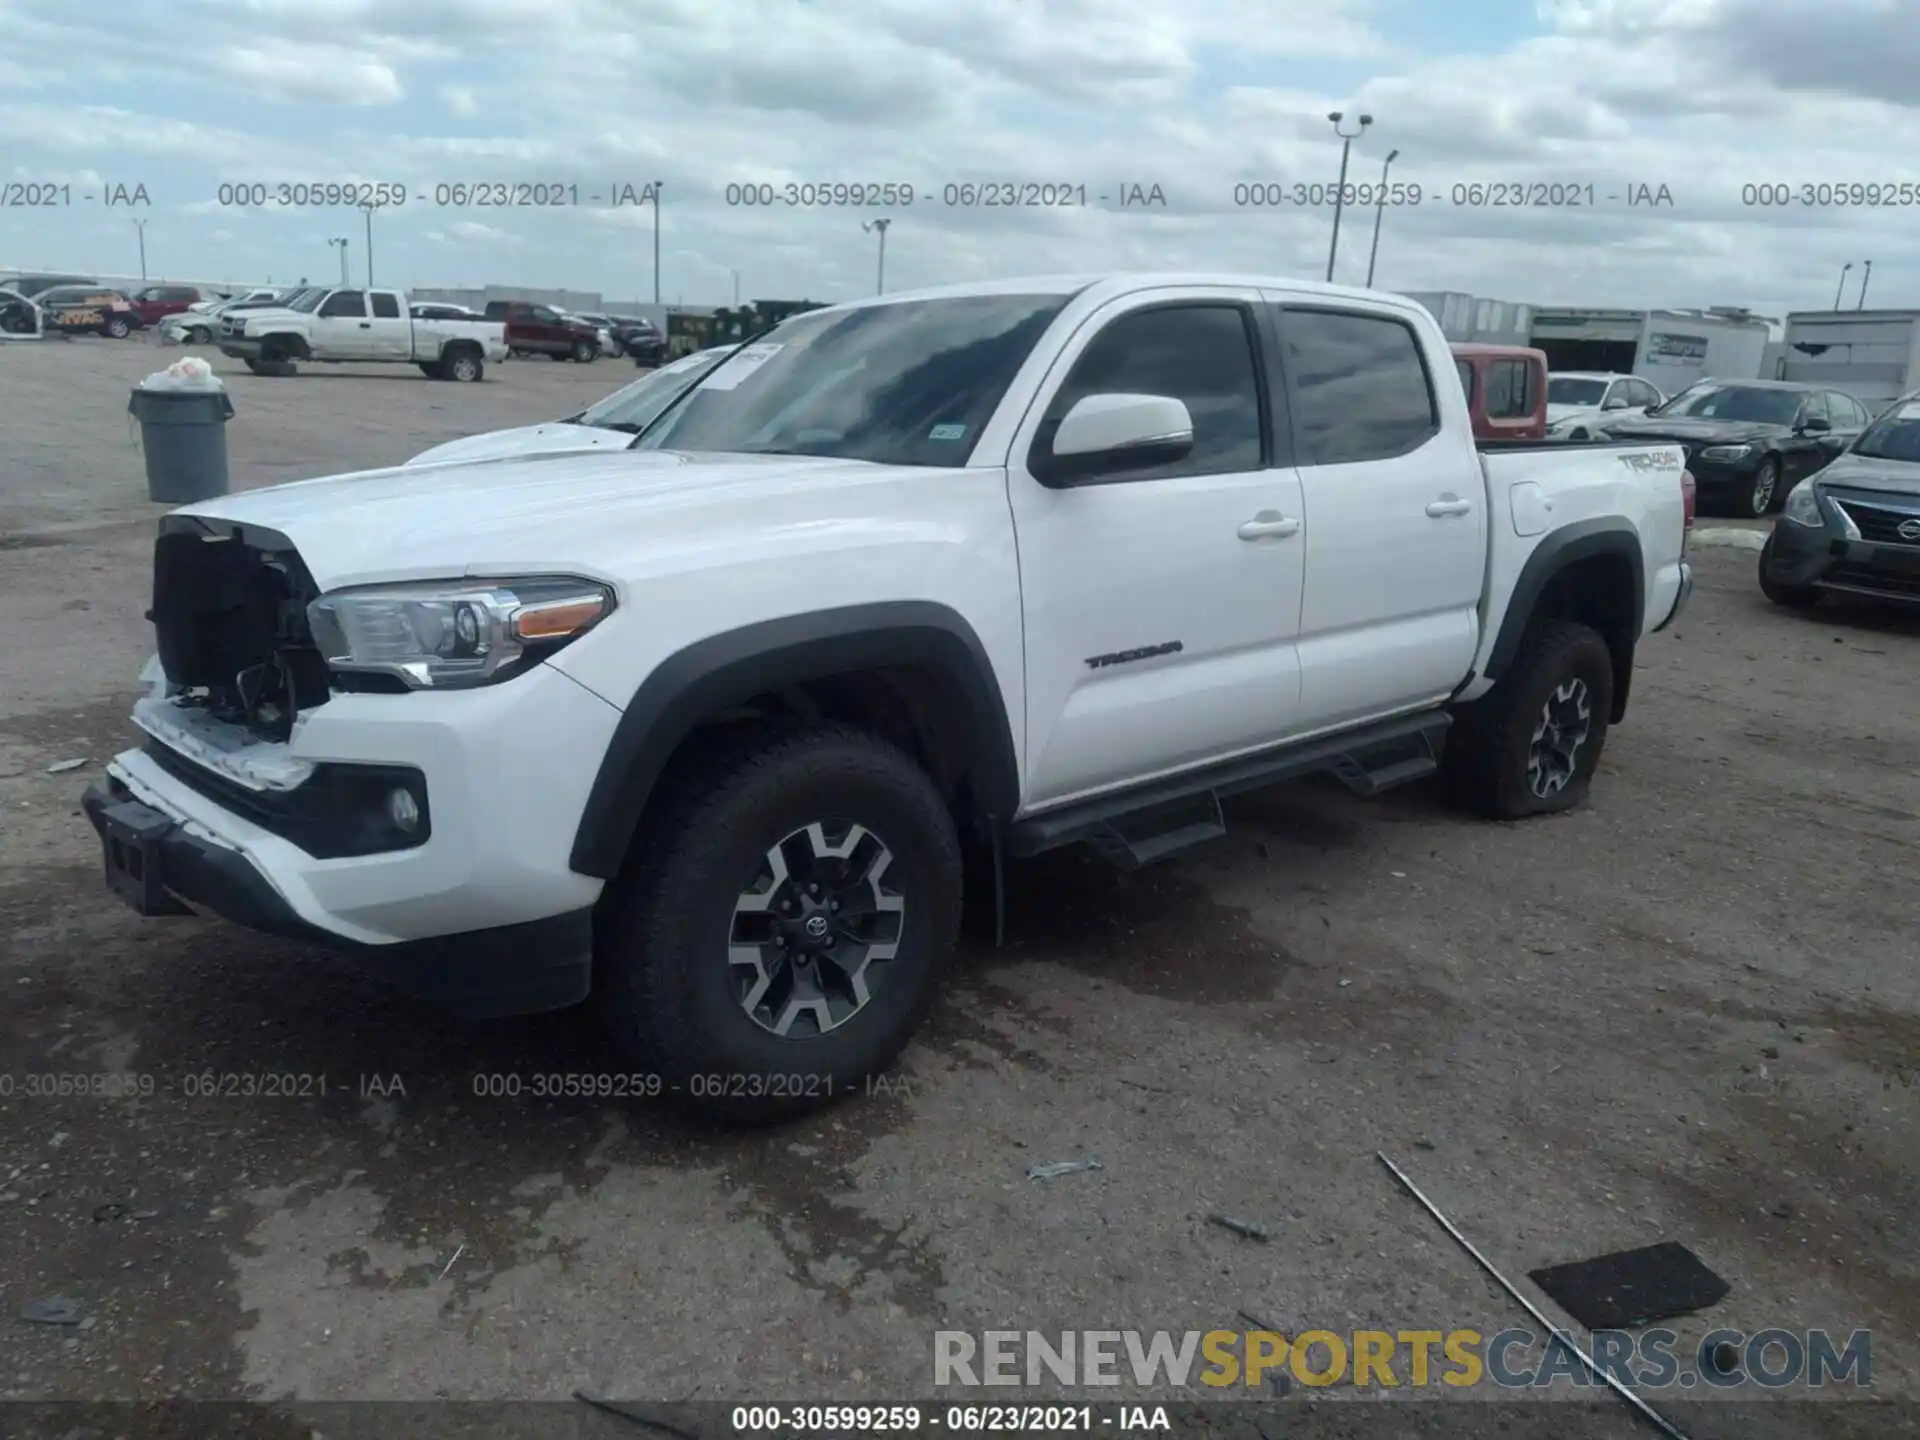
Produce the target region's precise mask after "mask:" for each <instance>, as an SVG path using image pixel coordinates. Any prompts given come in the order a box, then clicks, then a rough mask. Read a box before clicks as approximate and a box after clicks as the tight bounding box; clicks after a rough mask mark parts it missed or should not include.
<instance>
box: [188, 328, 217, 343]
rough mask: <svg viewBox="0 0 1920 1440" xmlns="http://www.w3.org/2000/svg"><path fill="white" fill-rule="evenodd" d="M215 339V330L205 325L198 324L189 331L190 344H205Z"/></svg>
mask: <svg viewBox="0 0 1920 1440" xmlns="http://www.w3.org/2000/svg"><path fill="white" fill-rule="evenodd" d="M212 339H213V332H212V331H211V330H209V329H207V327H206V326H204V325H196V326H194V327H193V328H192V329H191V330H189V331H187V343H188V344H189V345H205V344H207V343H208V342H209V341H211V340H212Z"/></svg>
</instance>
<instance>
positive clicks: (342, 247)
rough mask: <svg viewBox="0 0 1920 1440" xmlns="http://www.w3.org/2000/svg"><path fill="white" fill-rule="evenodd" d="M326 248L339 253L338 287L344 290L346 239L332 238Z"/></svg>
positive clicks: (344, 237)
mask: <svg viewBox="0 0 1920 1440" xmlns="http://www.w3.org/2000/svg"><path fill="white" fill-rule="evenodd" d="M327 248H328V249H329V250H338V251H339V252H340V287H341V288H342V289H345V288H346V284H347V237H346V236H344V235H336V236H334V237H333V238H332V239H331V240H329V241H327Z"/></svg>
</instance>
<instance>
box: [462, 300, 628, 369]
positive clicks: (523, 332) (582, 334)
mask: <svg viewBox="0 0 1920 1440" xmlns="http://www.w3.org/2000/svg"><path fill="white" fill-rule="evenodd" d="M487 319H489V320H500V321H503V322H505V324H506V331H507V333H506V340H507V354H509V355H513V356H519V355H545V356H547V357H548V358H550V359H553V360H575V361H578V362H579V363H580V364H582V365H585V364H587V363H588V362H589V361H593V360H597V359H599V358H600V332H599V331H598V330H596V329H595V328H594V327H593V326H591V325H589V324H587V323H586V322H585V321H584V320H576V319H575V318H573V317H572V316H570V315H562V314H561V313H560V312H559V311H558V310H556V309H554V308H553V306H551V305H534V304H530V303H528V302H526V301H523V300H490V301H488V302H487Z"/></svg>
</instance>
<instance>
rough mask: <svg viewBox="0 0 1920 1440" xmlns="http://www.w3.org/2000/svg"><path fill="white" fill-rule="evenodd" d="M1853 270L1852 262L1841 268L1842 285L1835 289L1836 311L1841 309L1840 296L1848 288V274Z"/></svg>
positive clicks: (1834, 302) (1834, 304) (1834, 301)
mask: <svg viewBox="0 0 1920 1440" xmlns="http://www.w3.org/2000/svg"><path fill="white" fill-rule="evenodd" d="M1851 269H1853V262H1852V261H1851V260H1849V261H1848V262H1847V263H1846V264H1844V265H1842V266H1841V267H1840V283H1839V284H1838V285H1836V286H1834V287H1833V308H1834V309H1836V310H1838V309H1839V308H1840V296H1841V295H1842V293H1844V292H1845V290H1846V288H1847V272H1848V271H1849V270H1851Z"/></svg>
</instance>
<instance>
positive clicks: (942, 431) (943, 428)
mask: <svg viewBox="0 0 1920 1440" xmlns="http://www.w3.org/2000/svg"><path fill="white" fill-rule="evenodd" d="M927 438H928V439H929V440H964V439H966V438H967V427H966V426H964V425H936V426H934V427H933V429H931V430H929V431H928V432H927Z"/></svg>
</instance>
